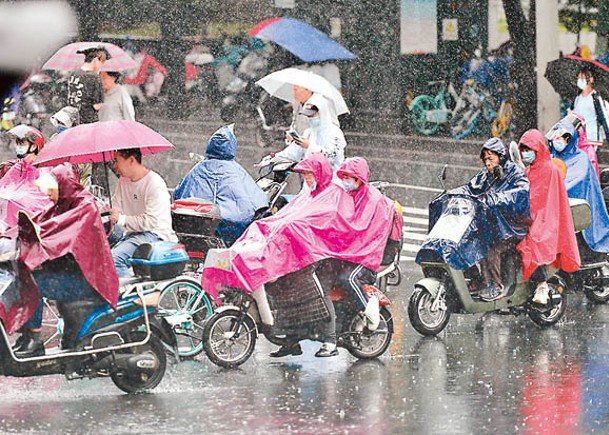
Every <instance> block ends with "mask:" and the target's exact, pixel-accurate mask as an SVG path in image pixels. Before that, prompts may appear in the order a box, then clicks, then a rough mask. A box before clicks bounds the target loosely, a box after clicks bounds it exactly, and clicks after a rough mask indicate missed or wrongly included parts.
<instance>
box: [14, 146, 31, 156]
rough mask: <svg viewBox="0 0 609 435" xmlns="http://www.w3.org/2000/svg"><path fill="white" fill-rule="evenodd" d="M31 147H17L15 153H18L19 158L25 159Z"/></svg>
mask: <svg viewBox="0 0 609 435" xmlns="http://www.w3.org/2000/svg"><path fill="white" fill-rule="evenodd" d="M28 149H29V147H28V146H27V145H17V146H16V147H15V151H16V152H17V157H19V158H21V157H25V155H26V154H27V152H28Z"/></svg>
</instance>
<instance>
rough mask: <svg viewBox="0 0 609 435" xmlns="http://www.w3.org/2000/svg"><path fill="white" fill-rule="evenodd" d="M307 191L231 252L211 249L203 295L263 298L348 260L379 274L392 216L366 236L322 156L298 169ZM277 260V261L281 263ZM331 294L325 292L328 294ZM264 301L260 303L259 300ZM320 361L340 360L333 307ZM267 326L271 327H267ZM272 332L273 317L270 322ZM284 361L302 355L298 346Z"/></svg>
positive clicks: (257, 226)
mask: <svg viewBox="0 0 609 435" xmlns="http://www.w3.org/2000/svg"><path fill="white" fill-rule="evenodd" d="M294 170H295V171H297V172H301V173H302V175H303V178H304V179H305V182H306V183H307V185H308V186H309V189H307V190H305V191H302V192H301V193H300V194H299V195H298V196H297V197H296V198H295V199H294V200H293V201H291V202H290V203H289V204H288V205H287V206H285V207H284V208H282V209H281V210H280V211H279V212H278V213H277V214H275V215H273V216H269V217H267V218H264V219H261V220H257V221H254V222H253V223H252V224H251V225H250V226H249V227H248V229H247V230H246V231H245V233H243V235H242V236H241V238H239V240H237V241H236V242H235V243H234V244H233V246H231V248H229V249H211V250H210V251H209V253H208V256H207V260H206V262H205V268H204V270H203V276H202V281H201V283H202V286H203V288H204V290H205V291H206V292H207V293H209V294H210V295H211V296H213V297H217V295H218V293H219V292H220V291H221V290H222V289H223V288H224V287H225V286H226V285H228V286H230V287H235V288H240V289H244V290H245V291H246V292H247V293H252V296H254V297H255V298H258V299H257V300H262V299H266V298H264V297H263V296H264V292H265V290H264V284H266V283H268V282H271V281H274V280H275V279H277V278H279V277H282V276H284V275H287V274H288V273H291V272H295V271H297V270H301V269H303V268H304V267H306V266H309V265H313V264H316V263H319V262H321V261H322V260H326V259H331V258H333V259H336V260H345V261H350V262H352V263H357V264H362V265H363V266H365V267H368V268H370V269H373V270H376V269H377V268H378V267H379V265H380V263H381V259H382V256H383V249H384V248H385V244H386V242H387V238H388V237H389V234H390V232H391V219H392V215H391V216H389V217H388V219H387V221H386V222H385V224H383V225H381V223H379V232H377V233H374V234H371V233H363V232H361V231H360V230H361V226H358V225H359V224H358V222H357V219H356V218H357V215H356V213H355V208H354V204H353V199H352V198H351V197H350V196H349V195H347V193H346V192H345V191H344V189H342V188H341V187H339V186H337V185H336V184H334V183H332V166H331V165H330V162H329V161H328V159H327V158H326V157H325V156H324V155H323V154H321V153H313V154H311V155H310V156H309V157H307V158H306V159H305V160H303V161H302V162H300V163H299V164H298V165H297V166H296V167H295V169H294ZM278 260H279V261H278ZM329 290H330V288H327V286H326V288H323V291H324V292H329ZM260 296H262V297H260ZM326 301H327V302H326V305H327V306H328V310H329V311H330V319H331V320H330V321H329V322H327V323H328V325H327V329H326V332H325V334H324V335H325V337H324V338H323V344H322V347H321V348H320V350H319V351H318V352H317V354H316V355H317V356H320V357H328V356H334V355H337V353H338V351H337V349H336V343H335V342H334V341H333V339H335V333H333V330H334V322H333V316H332V311H333V306H332V305H331V303H330V301H328V297H327V293H326ZM267 322H268V323H267ZM265 323H267V324H268V325H269V326H270V325H272V324H273V319H272V317H271V318H270V319H266V320H265ZM289 350H290V352H289V353H283V355H281V356H285V355H290V354H291V355H295V354H296V355H299V354H300V353H302V350H301V349H300V346H299V345H297V344H295V345H293V347H292V348H290V349H289Z"/></svg>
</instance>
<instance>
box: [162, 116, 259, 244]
mask: <svg viewBox="0 0 609 435" xmlns="http://www.w3.org/2000/svg"><path fill="white" fill-rule="evenodd" d="M236 154H237V139H236V138H235V135H234V134H233V132H232V128H231V127H230V126H224V127H222V128H220V129H219V130H218V131H216V132H215V133H214V134H213V135H212V136H211V138H210V139H209V142H208V143H207V150H206V157H207V158H206V159H205V160H203V161H201V162H199V163H198V164H197V165H196V166H195V167H194V168H193V169H192V170H191V171H190V172H189V173H188V174H186V176H185V177H184V178H183V179H182V181H180V183H179V184H178V186H177V187H176V189H175V192H174V198H175V199H186V198H202V199H205V200H207V201H210V202H212V203H213V204H214V205H217V206H218V207H219V208H220V214H221V216H222V220H221V221H220V224H219V225H218V229H217V231H218V234H219V235H220V237H221V238H222V239H223V240H224V242H225V243H227V244H228V245H231V244H232V243H233V242H234V241H235V240H236V239H237V238H238V237H239V236H240V235H241V234H242V233H243V231H245V229H246V228H247V226H248V225H249V224H250V223H251V222H252V219H253V218H254V214H255V213H256V211H257V210H258V209H261V208H263V207H266V206H268V200H267V196H266V194H265V193H264V191H263V190H262V189H260V187H258V185H257V184H256V182H255V181H254V180H253V178H252V177H251V176H250V175H249V174H248V173H247V171H246V170H245V169H243V168H242V167H241V165H239V163H237V162H236V161H235V155H236Z"/></svg>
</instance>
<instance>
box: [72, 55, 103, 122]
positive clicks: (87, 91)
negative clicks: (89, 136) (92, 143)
mask: <svg viewBox="0 0 609 435" xmlns="http://www.w3.org/2000/svg"><path fill="white" fill-rule="evenodd" d="M78 53H79V54H84V55H85V62H84V64H83V65H82V67H80V69H78V70H76V71H74V72H73V73H72V74H71V75H70V76H69V77H68V105H69V106H73V107H76V108H77V109H78V113H79V115H80V123H81V124H88V123H91V122H97V121H98V120H99V116H98V111H99V109H101V106H102V104H103V102H104V92H103V87H102V83H101V79H100V78H99V72H100V70H101V68H102V66H103V65H104V63H105V62H106V60H108V59H110V53H108V51H107V50H106V49H105V48H104V47H102V46H100V47H92V48H87V49H85V50H80V51H78Z"/></svg>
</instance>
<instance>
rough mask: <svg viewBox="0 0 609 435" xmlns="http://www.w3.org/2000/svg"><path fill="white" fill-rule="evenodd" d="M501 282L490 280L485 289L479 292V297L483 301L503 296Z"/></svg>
mask: <svg viewBox="0 0 609 435" xmlns="http://www.w3.org/2000/svg"><path fill="white" fill-rule="evenodd" d="M504 291H505V290H504V287H503V285H502V284H499V283H497V282H494V281H491V283H490V284H489V285H488V287H487V288H486V290H483V291H481V292H480V299H482V300H483V301H495V300H497V299H501V298H502V297H504V296H505V293H504Z"/></svg>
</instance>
